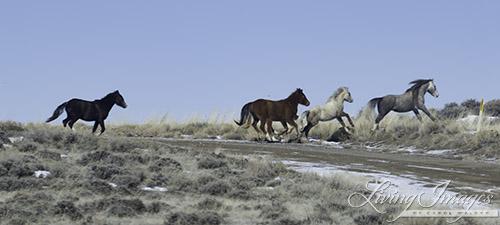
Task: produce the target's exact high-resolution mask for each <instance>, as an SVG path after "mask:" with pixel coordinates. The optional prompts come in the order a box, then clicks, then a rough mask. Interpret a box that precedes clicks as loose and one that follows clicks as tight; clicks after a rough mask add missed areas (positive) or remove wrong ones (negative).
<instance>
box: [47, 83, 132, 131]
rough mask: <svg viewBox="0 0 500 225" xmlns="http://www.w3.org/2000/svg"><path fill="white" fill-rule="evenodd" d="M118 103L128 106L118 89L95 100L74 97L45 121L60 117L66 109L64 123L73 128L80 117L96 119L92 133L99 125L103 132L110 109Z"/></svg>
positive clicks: (123, 106)
mask: <svg viewBox="0 0 500 225" xmlns="http://www.w3.org/2000/svg"><path fill="white" fill-rule="evenodd" d="M115 104H117V105H118V106H120V107H122V108H127V103H125V100H124V99H123V96H122V95H121V94H120V92H119V91H118V90H117V91H115V92H112V93H109V94H108V95H106V96H105V97H104V98H101V99H99V100H95V101H92V102H91V101H86V100H81V99H77V98H73V99H71V100H69V101H67V102H64V103H62V104H61V105H59V106H58V107H57V109H56V110H55V111H54V114H53V115H52V117H50V118H48V119H47V121H45V122H47V123H48V122H50V121H52V120H55V119H56V118H57V117H59V116H60V115H61V114H62V113H63V111H64V110H65V109H66V113H67V114H68V116H67V117H66V119H64V120H63V125H64V127H66V124H68V125H69V127H70V128H71V129H73V124H75V122H76V121H77V120H78V119H82V120H85V121H95V123H94V127H93V128H92V133H95V131H96V130H97V126H98V125H101V133H100V134H102V133H103V132H104V130H105V129H106V128H105V127H104V120H105V119H106V118H107V117H108V114H109V111H111V108H112V107H113V105H115Z"/></svg>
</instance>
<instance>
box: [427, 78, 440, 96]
mask: <svg viewBox="0 0 500 225" xmlns="http://www.w3.org/2000/svg"><path fill="white" fill-rule="evenodd" d="M427 92H429V94H431V95H432V96H434V98H437V97H439V93H438V90H437V87H436V85H435V84H434V80H433V79H432V80H431V81H429V87H427Z"/></svg>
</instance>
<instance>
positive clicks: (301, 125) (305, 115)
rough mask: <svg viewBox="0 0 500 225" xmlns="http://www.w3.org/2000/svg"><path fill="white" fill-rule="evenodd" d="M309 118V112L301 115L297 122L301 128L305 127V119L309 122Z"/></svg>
mask: <svg viewBox="0 0 500 225" xmlns="http://www.w3.org/2000/svg"><path fill="white" fill-rule="evenodd" d="M308 117H309V110H306V111H304V112H303V113H302V114H300V117H299V119H298V120H297V122H298V124H299V127H301V128H302V127H304V119H306V120H307V118H308Z"/></svg>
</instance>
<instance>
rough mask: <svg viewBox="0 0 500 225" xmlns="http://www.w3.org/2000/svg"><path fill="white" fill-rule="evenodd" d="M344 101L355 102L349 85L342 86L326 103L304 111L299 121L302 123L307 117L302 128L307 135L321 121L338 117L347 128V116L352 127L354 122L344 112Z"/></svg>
mask: <svg viewBox="0 0 500 225" xmlns="http://www.w3.org/2000/svg"><path fill="white" fill-rule="evenodd" d="M344 101H347V102H353V101H354V100H353V99H352V97H351V93H350V92H349V89H348V88H347V87H341V88H339V89H337V91H335V93H333V95H332V96H331V97H330V98H329V99H328V101H326V103H325V104H324V105H320V106H315V107H313V108H311V109H310V110H307V111H305V112H303V113H302V114H301V115H300V117H299V123H300V124H302V121H303V120H304V119H307V125H306V127H304V129H303V130H302V133H304V134H305V135H306V138H307V136H308V135H309V131H310V130H311V128H312V127H314V126H316V125H317V124H318V123H319V121H329V120H333V119H337V120H338V121H339V122H340V124H341V125H342V127H343V128H344V129H346V131H348V130H347V128H346V126H345V123H344V121H343V120H342V116H345V117H347V119H348V120H349V123H350V124H351V126H352V127H354V123H353V122H352V120H351V117H350V116H349V114H347V113H346V112H344Z"/></svg>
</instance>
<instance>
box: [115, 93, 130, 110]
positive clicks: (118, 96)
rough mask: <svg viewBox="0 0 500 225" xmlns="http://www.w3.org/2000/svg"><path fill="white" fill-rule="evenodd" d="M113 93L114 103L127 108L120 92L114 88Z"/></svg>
mask: <svg viewBox="0 0 500 225" xmlns="http://www.w3.org/2000/svg"><path fill="white" fill-rule="evenodd" d="M113 94H114V95H115V104H117V105H118V106H120V107H122V108H127V103H125V99H123V96H122V95H121V94H120V92H119V91H118V90H116V91H115V92H114V93H113Z"/></svg>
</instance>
